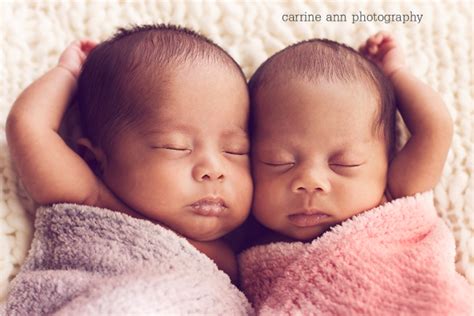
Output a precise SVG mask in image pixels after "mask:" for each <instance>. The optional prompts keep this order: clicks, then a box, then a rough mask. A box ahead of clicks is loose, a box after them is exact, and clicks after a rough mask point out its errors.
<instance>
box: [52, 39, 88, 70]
mask: <svg viewBox="0 0 474 316" xmlns="http://www.w3.org/2000/svg"><path fill="white" fill-rule="evenodd" d="M96 45H97V43H96V42H94V41H91V40H88V39H83V40H76V41H74V42H72V43H71V44H69V46H68V47H67V48H66V49H65V50H64V52H63V53H62V54H61V57H59V62H58V66H60V67H63V68H65V69H66V70H68V71H69V72H71V74H72V75H73V76H74V77H75V78H76V79H77V78H78V77H79V73H80V72H81V68H82V64H83V63H84V61H85V60H86V57H87V55H88V54H89V52H90V51H91V50H92V49H93V48H94V47H95V46H96Z"/></svg>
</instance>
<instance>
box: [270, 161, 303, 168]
mask: <svg viewBox="0 0 474 316" xmlns="http://www.w3.org/2000/svg"><path fill="white" fill-rule="evenodd" d="M262 163H263V164H265V165H267V166H269V167H290V166H291V167H292V166H294V164H295V163H294V162H266V161H262Z"/></svg>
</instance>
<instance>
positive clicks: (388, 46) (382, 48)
mask: <svg viewBox="0 0 474 316" xmlns="http://www.w3.org/2000/svg"><path fill="white" fill-rule="evenodd" d="M396 47H397V44H396V43H395V42H394V41H390V42H386V43H385V42H384V43H383V44H382V45H380V46H379V55H381V56H385V54H387V52H388V51H390V50H391V49H393V48H396Z"/></svg>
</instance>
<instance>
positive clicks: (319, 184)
mask: <svg viewBox="0 0 474 316" xmlns="http://www.w3.org/2000/svg"><path fill="white" fill-rule="evenodd" d="M291 190H292V191H293V192H294V193H308V194H309V193H314V192H321V193H323V192H326V193H327V192H329V190H330V183H329V180H328V179H327V176H326V174H325V172H324V171H318V170H304V171H302V172H301V173H300V174H299V175H298V176H297V177H295V179H294V180H293V183H292V186H291Z"/></svg>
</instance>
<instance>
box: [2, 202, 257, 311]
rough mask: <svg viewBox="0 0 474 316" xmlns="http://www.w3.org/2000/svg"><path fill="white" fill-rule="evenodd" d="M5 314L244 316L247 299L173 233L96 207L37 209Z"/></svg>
mask: <svg viewBox="0 0 474 316" xmlns="http://www.w3.org/2000/svg"><path fill="white" fill-rule="evenodd" d="M35 229H36V231H35V236H34V239H33V243H32V248H31V250H30V252H29V254H28V257H27V259H26V262H25V264H24V266H23V267H22V269H21V271H20V273H19V274H18V275H17V277H16V278H15V279H14V281H13V282H12V284H11V291H10V293H9V296H8V298H7V306H6V311H7V314H8V315H46V314H48V315H50V314H53V315H131V314H133V315H177V314H179V315H188V314H195V315H210V314H212V315H248V314H251V313H252V309H251V306H250V304H249V303H248V301H247V299H246V298H245V296H244V295H243V294H242V293H241V292H240V291H239V290H238V289H237V288H236V287H235V286H234V285H232V284H231V282H230V279H229V277H228V276H227V275H226V274H225V273H224V272H222V271H220V270H218V268H217V266H216V265H215V264H214V262H213V261H212V260H211V259H209V258H208V257H207V256H205V255H204V254H202V253H201V252H199V251H198V250H196V249H195V248H194V247H193V246H191V244H190V243H188V241H187V240H186V239H184V238H182V237H179V236H178V235H176V234H175V233H174V232H172V231H170V230H168V229H165V228H163V227H160V226H159V225H155V224H153V223H151V222H148V221H145V220H140V219H135V218H132V217H130V216H128V215H124V214H121V213H117V212H113V211H110V210H106V209H100V208H95V207H89V206H83V205H74V204H57V205H53V206H52V207H43V208H40V209H39V210H38V213H37V219H36V222H35Z"/></svg>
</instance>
